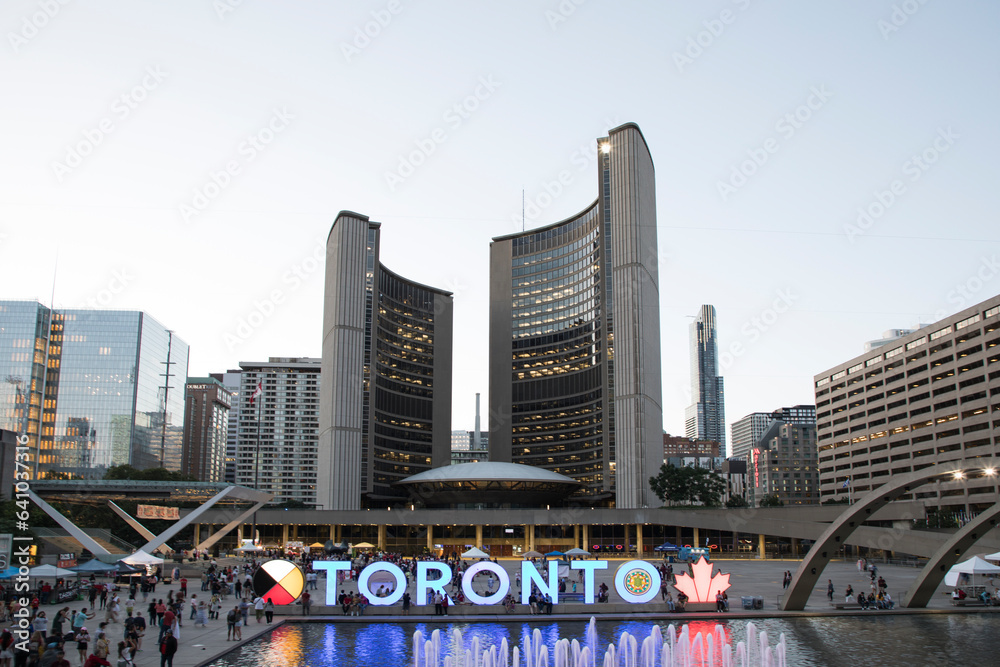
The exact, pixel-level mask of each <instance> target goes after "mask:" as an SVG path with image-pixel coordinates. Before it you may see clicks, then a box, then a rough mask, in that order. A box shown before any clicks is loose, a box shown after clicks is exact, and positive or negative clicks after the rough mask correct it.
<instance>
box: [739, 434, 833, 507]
mask: <svg viewBox="0 0 1000 667" xmlns="http://www.w3.org/2000/svg"><path fill="white" fill-rule="evenodd" d="M749 459H750V460H749V461H748V466H747V467H748V475H749V480H748V481H749V486H750V491H751V492H752V494H753V501H752V504H754V505H760V504H761V501H762V499H763V498H765V497H766V496H771V497H773V498H777V500H778V502H780V503H781V504H782V505H815V504H817V503H818V502H819V471H818V467H817V454H816V427H815V426H811V425H806V424H786V423H784V422H780V421H772V422H771V425H770V426H769V427H768V429H767V431H766V432H765V433H764V435H763V436H762V437H761V439H760V441H759V442H758V444H757V445H756V446H755V447H754V448H753V449H751V450H750V456H749ZM748 500H749V499H748Z"/></svg>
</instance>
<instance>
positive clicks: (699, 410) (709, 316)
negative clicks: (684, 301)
mask: <svg viewBox="0 0 1000 667" xmlns="http://www.w3.org/2000/svg"><path fill="white" fill-rule="evenodd" d="M691 398H692V399H693V400H694V403H692V404H691V405H689V406H688V408H687V410H685V412H684V429H685V435H687V437H688V438H692V439H694V440H714V441H715V442H718V443H720V444H722V445H723V448H725V444H726V409H725V391H724V390H723V383H722V378H721V377H720V376H719V346H718V341H717V337H716V327H715V306H708V305H705V306H702V307H701V309H700V310H699V311H698V315H697V316H696V317H695V318H694V322H692V323H691Z"/></svg>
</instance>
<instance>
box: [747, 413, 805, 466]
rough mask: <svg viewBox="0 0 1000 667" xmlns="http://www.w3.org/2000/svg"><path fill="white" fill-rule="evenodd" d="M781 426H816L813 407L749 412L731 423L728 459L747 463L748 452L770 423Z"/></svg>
mask: <svg viewBox="0 0 1000 667" xmlns="http://www.w3.org/2000/svg"><path fill="white" fill-rule="evenodd" d="M774 421H778V422H781V423H783V424H799V425H802V426H815V425H816V406H815V405H793V406H791V407H786V408H778V409H777V410H775V411H774V412H751V413H750V414H748V415H747V416H746V417H743V418H742V419H737V420H736V421H734V422H733V437H732V441H731V442H732V444H731V445H730V454H729V457H730V458H738V459H743V460H744V461H748V460H749V459H748V456H749V454H750V450H751V449H753V448H754V447H755V446H757V443H758V442H759V441H760V439H761V437H762V436H763V435H764V432H765V431H767V428H768V427H769V426H770V425H771V422H774Z"/></svg>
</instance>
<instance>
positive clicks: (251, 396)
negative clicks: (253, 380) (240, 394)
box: [250, 381, 264, 408]
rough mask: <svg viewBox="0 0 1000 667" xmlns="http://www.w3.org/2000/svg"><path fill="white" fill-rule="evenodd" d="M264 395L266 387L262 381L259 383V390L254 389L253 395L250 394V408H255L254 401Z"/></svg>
mask: <svg viewBox="0 0 1000 667" xmlns="http://www.w3.org/2000/svg"><path fill="white" fill-rule="evenodd" d="M263 393H264V387H262V386H261V384H260V381H258V382H257V388H256V389H254V391H253V393H252V394H250V407H251V408H252V407H253V402H254V399H256V398H257V397H258V396H260V395H261V394H263Z"/></svg>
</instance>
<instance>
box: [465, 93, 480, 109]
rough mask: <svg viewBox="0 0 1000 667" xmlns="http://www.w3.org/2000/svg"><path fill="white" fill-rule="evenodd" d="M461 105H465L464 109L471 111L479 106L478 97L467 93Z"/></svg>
mask: <svg viewBox="0 0 1000 667" xmlns="http://www.w3.org/2000/svg"><path fill="white" fill-rule="evenodd" d="M462 106H463V107H465V110H466V111H468V112H470V113H471V112H473V111H475V110H476V109H478V108H479V98H477V97H475V96H473V95H469V96H468V97H466V98H465V99H464V100H462Z"/></svg>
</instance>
